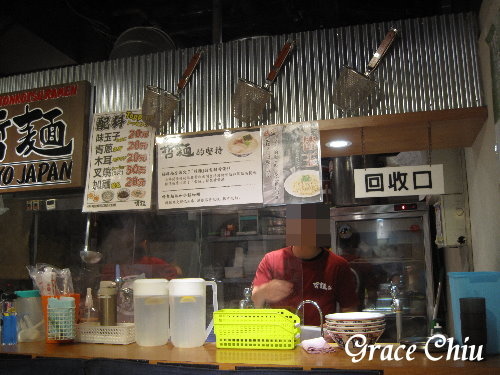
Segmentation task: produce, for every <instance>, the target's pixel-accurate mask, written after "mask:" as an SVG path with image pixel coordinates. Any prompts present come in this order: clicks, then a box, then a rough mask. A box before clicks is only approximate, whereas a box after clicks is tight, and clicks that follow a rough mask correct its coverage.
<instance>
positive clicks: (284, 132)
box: [261, 122, 323, 204]
mask: <svg viewBox="0 0 500 375" xmlns="http://www.w3.org/2000/svg"><path fill="white" fill-rule="evenodd" d="M261 137H262V170H263V172H262V173H263V195H264V197H263V198H264V203H265V204H303V203H315V202H322V200H323V195H322V194H321V191H322V189H321V185H322V175H321V150H320V147H319V139H320V138H319V125H318V123H317V122H301V123H294V124H287V125H269V126H264V127H262V128H261Z"/></svg>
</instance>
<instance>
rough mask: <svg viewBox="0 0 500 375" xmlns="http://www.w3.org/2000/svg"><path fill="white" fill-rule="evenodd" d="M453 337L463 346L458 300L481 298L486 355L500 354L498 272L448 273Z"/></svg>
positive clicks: (499, 285)
mask: <svg viewBox="0 0 500 375" xmlns="http://www.w3.org/2000/svg"><path fill="white" fill-rule="evenodd" d="M448 281H449V286H450V298H451V308H452V314H453V315H452V316H453V327H454V337H455V339H456V340H457V341H458V342H459V343H460V344H463V338H462V328H461V319H460V298H469V297H483V298H484V299H485V303H486V328H487V332H488V343H487V345H486V353H487V354H499V353H500V297H499V292H498V291H499V290H500V272H448Z"/></svg>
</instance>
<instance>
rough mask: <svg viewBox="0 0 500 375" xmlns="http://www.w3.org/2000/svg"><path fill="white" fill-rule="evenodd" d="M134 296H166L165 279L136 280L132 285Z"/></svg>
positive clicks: (166, 286) (166, 282) (166, 283)
mask: <svg viewBox="0 0 500 375" xmlns="http://www.w3.org/2000/svg"><path fill="white" fill-rule="evenodd" d="M133 289H134V296H163V295H167V294H168V280H167V279H138V280H135V281H134V284H133Z"/></svg>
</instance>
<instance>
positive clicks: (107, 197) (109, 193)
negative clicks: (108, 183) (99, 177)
mask: <svg viewBox="0 0 500 375" xmlns="http://www.w3.org/2000/svg"><path fill="white" fill-rule="evenodd" d="M114 197H115V193H113V192H112V191H111V190H106V191H105V192H103V193H102V194H101V198H102V200H103V201H104V202H111V201H112V200H113V198H114Z"/></svg>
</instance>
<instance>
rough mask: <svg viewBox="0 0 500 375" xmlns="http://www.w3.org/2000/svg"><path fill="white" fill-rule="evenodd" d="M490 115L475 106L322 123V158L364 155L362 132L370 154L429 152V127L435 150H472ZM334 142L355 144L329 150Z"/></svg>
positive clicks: (367, 151)
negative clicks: (464, 148) (331, 141)
mask: <svg viewBox="0 0 500 375" xmlns="http://www.w3.org/2000/svg"><path fill="white" fill-rule="evenodd" d="M487 116H488V112H487V109H486V107H472V108H459V109H447V110H440V111H425V112H409V113H398V114H391V115H378V116H365V117H350V118H342V119H333V120H319V121H318V122H319V128H320V136H321V156H322V157H336V156H348V155H360V154H362V142H361V139H362V137H361V131H363V133H364V137H363V138H364V152H365V153H366V154H382V153H395V152H402V151H418V150H426V149H427V148H428V147H429V136H428V128H429V126H430V130H431V131H430V133H431V144H432V148H433V149H444V148H460V147H470V146H472V144H473V143H474V140H475V139H476V137H477V134H478V133H479V131H480V130H481V128H482V126H483V124H484V122H485V120H486V118H487ZM362 129H363V130H362ZM333 139H344V140H348V141H350V142H352V145H351V146H349V147H346V148H344V149H332V148H327V147H326V146H325V144H326V143H327V142H328V141H330V140H333Z"/></svg>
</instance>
